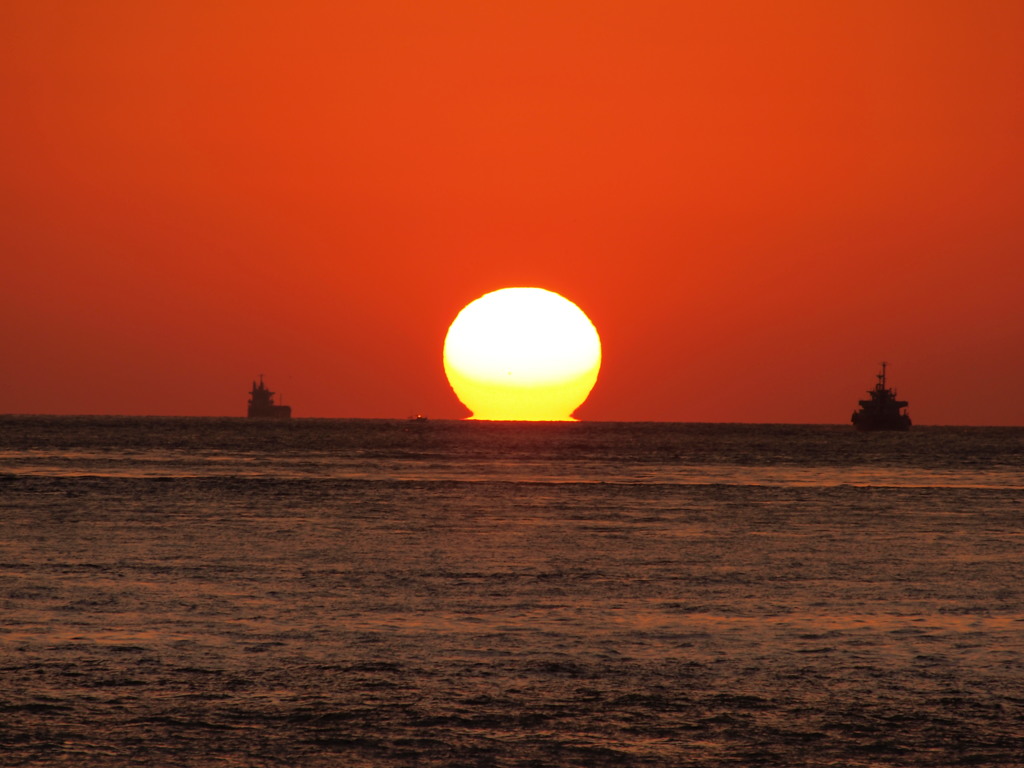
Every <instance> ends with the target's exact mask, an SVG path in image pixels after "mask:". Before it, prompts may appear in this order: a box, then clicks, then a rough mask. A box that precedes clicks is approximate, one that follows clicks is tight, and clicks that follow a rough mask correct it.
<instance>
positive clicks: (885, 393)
mask: <svg viewBox="0 0 1024 768" xmlns="http://www.w3.org/2000/svg"><path fill="white" fill-rule="evenodd" d="M887 365H888V363H882V372H881V373H879V374H876V376H877V378H878V381H877V383H876V384H875V388H874V389H869V390H868V395H870V398H869V399H868V400H861V401H859V402H860V410H858V411H854V412H853V416H851V417H850V421H851V422H853V426H855V427H856V428H857V429H862V430H883V429H885V430H906V429H910V416H909V415H908V414H907V411H906V408H907V406H908V405H910V403H908V402H907V401H906V400H898V399H896V390H895V389H890V388H889V387H887V386H886V383H885V368H886V366H887Z"/></svg>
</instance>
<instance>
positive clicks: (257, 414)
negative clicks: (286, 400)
mask: <svg viewBox="0 0 1024 768" xmlns="http://www.w3.org/2000/svg"><path fill="white" fill-rule="evenodd" d="M291 417H292V407H291V406H290V405H263V406H258V405H250V406H249V418H250V419H290V418H291Z"/></svg>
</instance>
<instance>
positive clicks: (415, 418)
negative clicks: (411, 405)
mask: <svg viewBox="0 0 1024 768" xmlns="http://www.w3.org/2000/svg"><path fill="white" fill-rule="evenodd" d="M408 421H430V419H428V418H427V417H426V416H424V415H423V414H422V413H417V414H416V415H415V416H410V417H409V418H408Z"/></svg>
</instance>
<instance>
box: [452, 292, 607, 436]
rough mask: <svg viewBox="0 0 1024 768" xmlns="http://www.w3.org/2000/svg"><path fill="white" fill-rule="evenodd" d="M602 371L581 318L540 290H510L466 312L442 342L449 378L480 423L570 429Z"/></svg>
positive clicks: (593, 336) (596, 342)
mask: <svg viewBox="0 0 1024 768" xmlns="http://www.w3.org/2000/svg"><path fill="white" fill-rule="evenodd" d="M600 367H601V340H600V338H599V337H598V335H597V329H595V328H594V325H593V323H591V322H590V319H589V318H588V317H587V316H586V315H585V314H584V313H583V311H582V310H581V309H580V308H579V307H577V306H576V305H575V304H573V303H572V302H571V301H569V300H568V299H566V298H564V297H563V296H559V295H558V294H557V293H553V292H551V291H546V290H544V289H542V288H504V289H502V290H499V291H494V292H493V293H488V294H486V295H484V296H481V297H480V298H479V299H477V300H476V301H473V302H471V303H470V304H468V305H467V306H466V307H465V308H463V310H462V311H461V312H459V314H458V316H457V317H456V318H455V321H454V322H453V323H452V324H451V327H450V328H449V329H448V335H447V337H446V338H445V342H444V370H445V374H446V375H447V376H448V381H449V382H450V383H451V385H452V389H453V390H455V394H456V395H457V396H458V398H459V400H461V401H462V403H463V404H464V405H465V406H466V407H467V408H469V410H470V411H472V412H473V417H472V418H474V419H484V420H491V421H568V420H571V419H572V414H573V411H575V410H576V409H577V408H579V407H580V406H581V405H582V404H583V402H584V401H585V400H586V399H587V395H589V394H590V390H591V389H593V387H594V384H595V382H596V381H597V373H598V370H599V369H600Z"/></svg>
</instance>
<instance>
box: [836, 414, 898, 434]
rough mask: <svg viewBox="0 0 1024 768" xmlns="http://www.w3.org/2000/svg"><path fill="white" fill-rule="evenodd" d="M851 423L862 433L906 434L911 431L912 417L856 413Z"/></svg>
mask: <svg viewBox="0 0 1024 768" xmlns="http://www.w3.org/2000/svg"><path fill="white" fill-rule="evenodd" d="M850 421H852V422H853V426H854V427H856V428H857V429H858V430H860V431H862V432H906V431H907V430H908V429H910V417H909V416H907V415H906V414H896V415H894V416H875V415H872V414H867V413H855V414H853V417H852V418H851V419H850Z"/></svg>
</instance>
